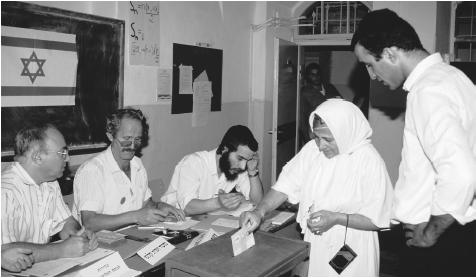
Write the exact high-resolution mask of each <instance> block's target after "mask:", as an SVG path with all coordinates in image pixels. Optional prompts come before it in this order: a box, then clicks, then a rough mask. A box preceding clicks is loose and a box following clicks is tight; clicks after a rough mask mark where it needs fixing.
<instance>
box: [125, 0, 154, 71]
mask: <svg viewBox="0 0 476 278" xmlns="http://www.w3.org/2000/svg"><path fill="white" fill-rule="evenodd" d="M129 24H130V25H129V36H128V37H129V64H130V65H146V66H159V54H160V53H159V44H160V39H159V38H160V34H159V30H160V24H159V1H129Z"/></svg>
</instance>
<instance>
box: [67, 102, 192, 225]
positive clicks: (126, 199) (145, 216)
mask: <svg viewBox="0 0 476 278" xmlns="http://www.w3.org/2000/svg"><path fill="white" fill-rule="evenodd" d="M147 131H148V125H147V122H146V118H145V117H144V115H143V114H142V112H141V111H140V110H135V109H120V110H118V111H116V112H114V113H112V114H111V115H110V116H109V117H108V118H107V123H106V135H107V138H108V139H109V140H110V141H111V145H110V146H109V147H108V148H107V149H106V150H105V151H103V152H101V153H100V154H98V155H97V156H96V157H93V158H92V159H90V160H88V161H86V162H85V163H83V165H81V167H80V168H79V169H78V171H77V172H76V175H75V178H74V206H73V214H75V215H77V216H78V217H79V218H80V219H81V221H82V223H83V224H84V226H86V227H88V228H89V229H91V230H93V231H99V230H103V229H104V230H115V229H117V228H120V227H123V226H126V225H130V224H140V225H150V224H155V223H158V222H159V221H165V220H172V219H176V220H184V214H183V212H182V211H181V210H178V209H175V208H174V207H172V206H170V205H168V204H166V203H162V202H155V201H154V200H152V193H151V191H150V188H149V186H148V180H147V172H146V170H145V168H144V165H143V164H142V161H141V160H140V158H138V157H137V156H136V155H135V154H136V152H137V151H138V150H139V149H140V148H141V147H142V141H143V140H144V141H145V138H146V137H147V133H148V132H147Z"/></svg>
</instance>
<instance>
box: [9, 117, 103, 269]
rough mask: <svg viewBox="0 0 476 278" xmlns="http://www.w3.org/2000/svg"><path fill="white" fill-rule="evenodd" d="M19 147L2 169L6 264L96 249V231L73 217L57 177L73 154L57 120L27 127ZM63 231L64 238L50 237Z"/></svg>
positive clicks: (20, 264) (18, 264) (19, 265)
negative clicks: (85, 226) (64, 199)
mask: <svg viewBox="0 0 476 278" xmlns="http://www.w3.org/2000/svg"><path fill="white" fill-rule="evenodd" d="M14 150H15V162H14V163H13V164H12V165H11V166H10V167H8V168H6V169H5V170H4V171H2V190H1V195H2V206H1V207H2V209H1V211H2V214H1V219H2V220H1V221H2V268H5V269H7V270H9V271H13V272H18V271H20V270H22V269H25V268H27V267H30V266H31V264H32V263H33V262H41V261H47V260H53V259H58V258H63V257H79V256H82V255H84V254H86V253H87V252H88V251H89V250H93V249H95V248H96V247H97V238H96V236H95V235H94V233H92V232H91V231H89V230H84V229H82V228H81V226H80V225H79V223H78V221H76V220H75V219H74V217H72V215H71V211H70V210H69V208H68V206H67V205H66V204H65V203H64V201H63V197H62V195H61V190H60V187H59V184H58V181H57V179H58V178H59V177H61V176H62V175H63V171H64V169H65V167H66V162H67V161H68V159H69V156H68V149H67V148H66V143H65V140H64V138H63V135H62V134H61V133H60V132H59V131H58V129H56V128H55V127H54V126H53V125H51V124H43V125H39V126H35V127H25V128H23V129H22V130H20V131H19V132H18V133H17V135H16V137H15V146H14ZM58 233H59V237H60V239H62V240H63V241H61V242H59V243H50V240H51V237H52V236H53V235H55V234H58ZM4 253H5V254H4ZM6 254H10V255H9V256H7V255H6ZM4 255H5V256H7V257H4Z"/></svg>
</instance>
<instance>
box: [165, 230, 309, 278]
mask: <svg viewBox="0 0 476 278" xmlns="http://www.w3.org/2000/svg"><path fill="white" fill-rule="evenodd" d="M235 232H236V230H234V231H231V232H229V233H226V234H224V235H222V236H220V237H218V238H216V239H214V240H211V241H208V242H206V243H204V244H201V245H199V246H197V247H194V248H192V249H190V250H188V251H186V252H183V253H180V254H176V255H174V256H171V257H169V258H167V259H166V260H165V275H166V276H279V275H282V274H285V273H286V272H287V271H289V270H291V269H292V268H294V267H295V266H296V265H297V264H298V263H300V262H302V261H303V260H305V259H306V258H308V257H309V248H310V246H309V243H308V242H305V241H302V240H295V239H289V238H284V237H281V236H277V235H274V234H270V233H266V232H262V231H258V232H255V233H254V236H255V242H256V245H255V246H253V247H251V248H250V249H248V250H246V251H244V252H243V253H241V254H240V255H238V256H236V257H233V249H232V245H231V239H230V236H231V235H232V234H233V233H235Z"/></svg>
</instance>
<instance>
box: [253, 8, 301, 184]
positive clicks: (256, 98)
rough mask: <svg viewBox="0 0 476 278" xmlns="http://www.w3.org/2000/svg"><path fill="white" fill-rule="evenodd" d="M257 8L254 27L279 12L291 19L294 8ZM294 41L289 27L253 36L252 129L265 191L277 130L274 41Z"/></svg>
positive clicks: (279, 14) (257, 33)
mask: <svg viewBox="0 0 476 278" xmlns="http://www.w3.org/2000/svg"><path fill="white" fill-rule="evenodd" d="M255 3H256V8H255V11H254V16H253V24H255V25H258V24H261V23H263V22H265V21H266V20H267V19H269V18H271V17H275V16H276V13H277V14H278V16H279V17H282V18H283V17H284V18H286V17H287V18H289V17H290V16H291V14H290V12H291V11H290V8H289V7H288V6H286V5H284V4H282V3H280V2H274V1H259V2H255ZM276 37H278V38H283V39H286V40H288V41H290V40H291V39H292V33H291V30H289V29H287V28H281V27H280V28H275V27H267V28H265V29H263V30H261V31H257V32H253V34H252V40H253V41H252V49H253V51H252V61H253V63H252V68H251V73H252V77H251V80H252V81H251V84H252V85H251V105H250V108H251V111H250V118H249V119H250V122H249V126H250V128H251V129H252V130H253V132H254V133H255V135H256V137H257V140H258V142H259V143H260V149H261V152H260V156H261V165H262V169H261V179H262V181H263V185H264V186H265V191H266V190H268V189H269V187H270V186H271V185H272V182H273V179H272V176H271V168H272V157H273V147H272V141H273V136H275V135H271V134H269V133H268V131H270V130H272V128H273V87H274V83H273V82H274V74H275V72H274V70H275V69H274V39H275V38H276Z"/></svg>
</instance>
